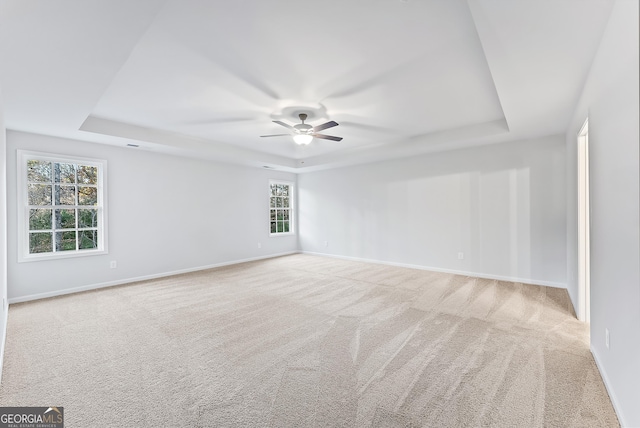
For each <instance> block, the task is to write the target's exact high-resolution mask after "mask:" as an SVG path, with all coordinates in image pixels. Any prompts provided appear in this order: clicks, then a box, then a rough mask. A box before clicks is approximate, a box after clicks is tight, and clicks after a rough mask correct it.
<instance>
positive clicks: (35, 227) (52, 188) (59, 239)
mask: <svg viewBox="0 0 640 428" xmlns="http://www.w3.org/2000/svg"><path fill="white" fill-rule="evenodd" d="M106 168H107V162H106V161H104V160H96V159H83V158H75V157H67V156H58V155H51V154H46V153H37V152H26V151H22V150H19V151H18V207H19V212H18V230H19V234H20V236H19V239H18V254H19V258H18V259H19V261H30V260H41V259H50V258H60V257H73V256H80V255H92V254H103V253H105V252H106V250H107V246H106V236H107V234H106V222H105V220H106V212H105V196H104V193H105V177H106Z"/></svg>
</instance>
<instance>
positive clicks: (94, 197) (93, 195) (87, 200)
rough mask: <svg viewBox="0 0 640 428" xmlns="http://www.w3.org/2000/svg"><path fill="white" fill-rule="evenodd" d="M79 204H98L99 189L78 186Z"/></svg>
mask: <svg viewBox="0 0 640 428" xmlns="http://www.w3.org/2000/svg"><path fill="white" fill-rule="evenodd" d="M78 199H79V200H78V205H98V189H97V188H96V187H84V186H80V187H78Z"/></svg>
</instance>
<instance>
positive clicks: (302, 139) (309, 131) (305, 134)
mask: <svg viewBox="0 0 640 428" xmlns="http://www.w3.org/2000/svg"><path fill="white" fill-rule="evenodd" d="M298 117H299V118H300V121H302V123H299V124H297V125H293V126H291V125H289V124H287V123H284V122H281V121H279V120H274V121H273V123H277V124H278V125H282V126H284V127H285V128H288V129H290V130H291V131H293V132H292V133H290V134H273V135H261V137H280V136H283V135H293V141H295V142H296V144H300V145H301V146H306V145H307V144H309V143H310V142H311V140H313V138H314V137H315V138H321V139H323V140H331V141H342V137H334V136H331V135H324V134H318V132H319V131H322V130H323V129H327V128H333V127H334V126H338V122H334V121H333V120H332V121H330V122H327V123H323V124H322V125H318V126H311V125H307V124H306V123H304V121H305V120H307V115H306V114H305V113H300V114H299V115H298Z"/></svg>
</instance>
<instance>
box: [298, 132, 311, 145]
mask: <svg viewBox="0 0 640 428" xmlns="http://www.w3.org/2000/svg"><path fill="white" fill-rule="evenodd" d="M311 140H313V136H312V135H308V134H298V135H294V136H293V141H295V143H296V144H298V145H300V146H306V145H307V144H309V143H310V142H311Z"/></svg>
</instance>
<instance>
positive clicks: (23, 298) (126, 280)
mask: <svg viewBox="0 0 640 428" xmlns="http://www.w3.org/2000/svg"><path fill="white" fill-rule="evenodd" d="M296 253H297V251H289V252H285V253H277V254H270V255H268V256H259V257H251V258H248V259H240V260H232V261H228V262H221V263H214V264H211V265H206V266H198V267H194V268H188V269H180V270H176V271H171V272H162V273H157V274H152V275H144V276H138V277H134V278H124V279H119V280H116V281H108V282H101V283H98V284H89V285H83V286H81V287H74V288H66V289H63V290H54V291H48V292H46V293H38V294H30V295H27V296H18V297H12V298H10V299H9V304H13V303H21V302H29V301H31V300H39V299H47V298H49V297H56V296H63V295H65V294H72V293H79V292H82V291H89V290H97V289H99V288H105V287H113V286H115V285H123V284H130V283H132V282H138V281H146V280H149V279H156V278H163V277H166V276H173V275H180V274H182V273H189V272H197V271H200V270H205V269H213V268H217V267H222V266H229V265H235V264H240V263H247V262H254V261H257V260H264V259H272V258H275V257H281V256H288V255H290V254H296ZM7 312H8V311H7Z"/></svg>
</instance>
